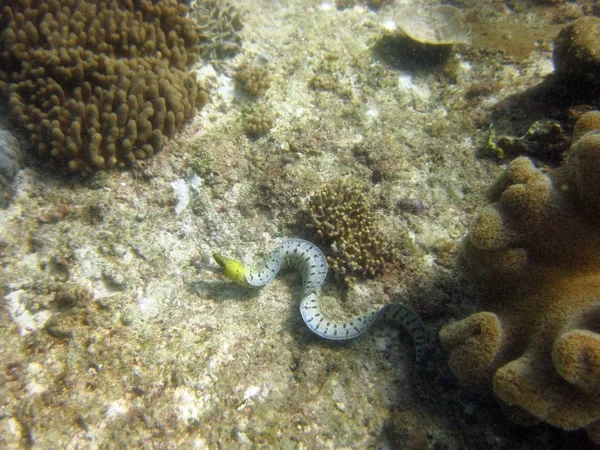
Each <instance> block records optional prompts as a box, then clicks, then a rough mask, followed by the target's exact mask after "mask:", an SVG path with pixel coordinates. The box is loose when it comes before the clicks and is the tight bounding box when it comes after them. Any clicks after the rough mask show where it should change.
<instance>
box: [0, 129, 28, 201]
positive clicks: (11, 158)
mask: <svg viewBox="0 0 600 450" xmlns="http://www.w3.org/2000/svg"><path fill="white" fill-rule="evenodd" d="M22 168H23V154H22V153H21V148H20V146H19V141H17V139H16V138H15V137H14V136H13V135H12V134H11V133H10V132H9V131H8V130H6V129H5V128H3V127H2V126H0V208H4V207H6V205H7V204H8V201H9V198H10V190H11V185H12V181H13V179H14V177H15V175H16V174H17V172H18V171H19V170H20V169H22Z"/></svg>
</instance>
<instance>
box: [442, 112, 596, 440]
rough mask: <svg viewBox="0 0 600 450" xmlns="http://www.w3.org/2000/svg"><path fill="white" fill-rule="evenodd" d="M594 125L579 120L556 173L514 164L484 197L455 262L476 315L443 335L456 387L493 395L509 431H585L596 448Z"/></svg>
mask: <svg viewBox="0 0 600 450" xmlns="http://www.w3.org/2000/svg"><path fill="white" fill-rule="evenodd" d="M597 117H598V112H591V113H586V114H584V115H583V116H582V117H581V118H580V120H579V122H578V124H577V125H576V126H575V130H576V133H575V137H576V140H574V143H573V145H572V146H571V148H570V150H569V153H568V160H567V162H566V163H565V164H564V165H563V166H562V167H559V168H557V169H555V170H553V171H551V172H549V173H544V172H542V171H541V170H539V169H537V168H536V167H534V165H533V164H532V162H531V161H530V160H529V159H527V158H524V157H519V158H517V159H515V160H514V161H512V162H511V163H510V164H509V165H508V167H507V169H506V171H505V173H504V174H503V175H502V176H501V177H500V178H499V179H498V180H496V182H495V183H494V184H493V185H492V186H491V188H490V189H489V192H488V197H489V200H490V204H489V205H488V206H486V207H485V208H484V209H483V210H482V211H481V213H480V214H479V216H478V217H477V218H476V219H475V221H474V223H473V224H472V228H471V231H470V233H469V235H468V236H467V238H466V239H465V241H464V244H463V248H462V252H461V255H460V260H461V264H462V266H463V267H464V269H465V272H466V274H467V275H469V276H470V277H472V279H473V280H474V281H475V282H476V283H477V285H478V287H479V288H480V294H481V301H480V308H479V309H480V311H479V312H477V313H475V314H473V315H472V316H470V317H467V318H466V319H463V320H461V321H459V322H455V323H452V324H449V325H446V326H445V327H444V328H443V329H442V330H441V331H440V339H441V341H442V344H443V345H444V347H445V348H446V349H447V350H448V352H449V365H450V368H451V369H452V371H453V372H454V373H455V375H456V376H457V377H458V379H459V380H460V381H461V382H462V383H463V384H465V385H466V386H468V387H470V388H471V389H474V390H483V391H488V392H493V393H494V394H495V395H496V397H497V398H498V399H500V400H501V402H502V403H503V404H505V405H508V406H510V408H507V409H506V410H507V411H510V412H509V413H508V414H509V416H510V417H512V418H513V419H514V420H517V421H523V418H524V417H528V418H529V419H532V418H533V419H536V420H542V421H545V422H548V423H550V424H551V425H554V426H557V427H560V428H563V429H566V430H574V429H579V428H585V427H587V428H588V431H590V436H591V437H592V439H594V432H593V430H594V429H595V428H597V427H598V423H600V422H599V421H600V389H599V386H600V231H599V230H600V228H599V224H600V132H599V130H598V129H593V128H594V127H595V126H597V124H598V121H597ZM586 130H587V132H585V133H584V131H586ZM524 412H527V413H528V414H524Z"/></svg>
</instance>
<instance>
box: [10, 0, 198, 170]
mask: <svg viewBox="0 0 600 450" xmlns="http://www.w3.org/2000/svg"><path fill="white" fill-rule="evenodd" d="M10 5H11V6H4V7H3V8H2V9H1V10H0V94H2V95H3V96H5V97H7V98H8V102H9V106H10V109H11V113H12V118H13V120H14V121H15V122H16V123H17V124H18V125H20V126H21V127H23V128H24V129H26V130H27V131H28V132H29V133H30V135H31V140H32V142H33V144H34V146H35V147H36V148H37V150H38V152H39V154H40V156H41V157H42V158H45V159H53V160H54V161H56V162H57V163H58V165H59V166H60V167H61V168H64V169H68V170H69V171H77V170H86V171H93V170H97V169H109V168H112V167H115V166H122V165H125V164H131V163H133V162H134V161H136V160H138V159H144V158H147V157H149V156H152V155H153V154H154V153H156V152H157V151H158V150H160V149H161V148H162V146H163V144H164V143H165V141H166V139H167V138H170V137H172V136H173V135H174V133H175V131H176V130H177V128H178V127H179V126H180V125H181V123H182V122H183V121H184V120H186V119H188V118H190V117H191V116H192V115H193V114H194V112H195V109H196V105H197V103H201V102H202V101H205V100H206V94H205V93H203V92H199V90H198V86H197V83H196V80H195V79H194V77H193V76H192V75H191V74H190V73H188V67H189V65H190V64H192V63H193V62H194V61H195V60H196V58H197V52H198V49H197V42H198V34H197V33H196V31H195V28H194V24H193V22H192V21H191V20H189V19H187V18H186V17H185V13H186V11H187V7H186V6H184V5H183V4H181V3H180V2H178V1H177V0H167V1H158V0H144V1H139V2H132V1H127V0H100V1H93V2H92V1H76V0H65V1H60V2H59V1H58V0H49V1H40V0H37V1H25V0H20V1H15V2H10Z"/></svg>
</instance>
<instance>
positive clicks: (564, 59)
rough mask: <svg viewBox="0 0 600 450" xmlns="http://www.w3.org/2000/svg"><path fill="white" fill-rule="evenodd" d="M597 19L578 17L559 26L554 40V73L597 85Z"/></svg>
mask: <svg viewBox="0 0 600 450" xmlns="http://www.w3.org/2000/svg"><path fill="white" fill-rule="evenodd" d="M598 48H600V18H598V17H588V16H586V17H581V18H579V19H577V20H576V21H574V22H573V23H571V24H569V25H568V26H566V27H565V28H563V29H562V30H561V31H560V33H559V35H558V37H557V38H556V39H555V40H554V52H553V54H552V59H553V61H554V68H555V73H556V75H557V76H558V77H559V78H561V79H563V80H566V81H569V82H571V83H578V82H581V83H584V84H585V85H586V86H588V88H589V85H590V84H591V85H593V86H595V87H598V86H599V85H600V52H598Z"/></svg>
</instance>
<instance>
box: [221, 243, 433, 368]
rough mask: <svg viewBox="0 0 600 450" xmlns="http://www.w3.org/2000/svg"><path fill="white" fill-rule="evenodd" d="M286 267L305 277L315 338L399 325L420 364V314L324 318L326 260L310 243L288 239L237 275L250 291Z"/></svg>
mask: <svg viewBox="0 0 600 450" xmlns="http://www.w3.org/2000/svg"><path fill="white" fill-rule="evenodd" d="M219 258H222V257H220V255H215V259H216V260H217V262H219V264H220V265H221V266H223V264H222V263H221V262H220V261H219ZM229 261H234V260H229ZM234 262H235V263H237V261H234ZM238 264H239V263H238ZM284 267H293V268H295V269H297V270H298V271H299V272H300V274H301V275H302V283H303V289H302V301H301V303H300V312H301V314H302V318H303V319H304V322H305V323H306V325H307V326H308V327H309V328H310V330H311V331H313V332H314V333H315V334H317V335H319V336H321V337H323V338H325V339H330V340H335V341H342V340H347V339H353V338H355V337H357V336H360V335H361V334H363V333H364V332H365V331H367V330H368V329H369V327H370V326H371V325H372V324H373V323H375V322H376V321H378V320H384V321H392V322H396V323H399V324H400V325H401V326H402V327H403V328H404V329H405V330H406V331H407V332H408V333H409V334H410V336H411V337H412V340H413V342H414V346H415V359H416V361H417V362H418V361H420V359H421V357H422V355H423V352H424V351H425V348H426V345H427V343H428V339H427V331H426V328H425V325H424V324H423V322H422V321H421V318H420V317H419V316H418V314H417V313H416V312H414V311H413V310H412V309H410V308H408V307H406V306H404V305H401V304H392V305H387V306H384V307H382V308H380V309H379V310H376V311H372V312H370V313H367V314H364V315H361V316H358V317H354V318H352V319H350V320H348V321H344V322H335V321H333V320H330V319H328V318H327V317H326V316H325V315H324V314H323V312H322V311H321V309H320V307H319V291H320V289H321V285H322V284H323V283H324V282H325V277H326V276H327V260H326V259H325V256H324V255H323V253H322V252H321V250H320V249H319V248H318V247H317V246H316V245H314V244H312V243H311V242H308V241H305V240H303V239H298V238H289V239H285V240H284V241H283V242H282V243H281V244H280V245H278V246H277V247H276V248H275V249H274V250H273V251H272V252H270V253H269V254H268V255H267V257H266V258H265V259H264V260H263V261H262V263H260V264H259V265H258V266H257V267H256V268H254V269H246V268H244V267H243V266H241V264H240V268H239V271H238V273H237V274H236V275H237V276H239V277H244V278H245V283H246V284H247V286H248V287H262V286H265V285H267V284H269V283H270V282H271V281H272V280H273V279H274V278H275V277H276V276H277V274H278V273H279V271H280V270H281V269H282V268H284ZM240 271H241V272H240ZM230 278H232V279H233V277H230ZM237 282H238V283H239V280H238V281H237ZM240 284H241V283H240Z"/></svg>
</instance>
